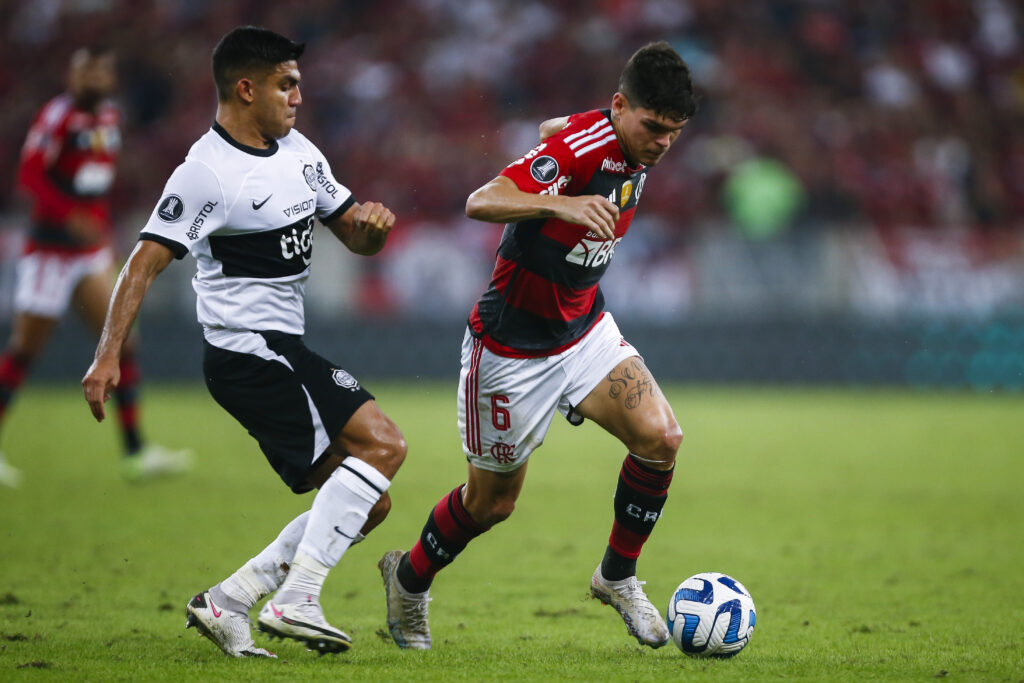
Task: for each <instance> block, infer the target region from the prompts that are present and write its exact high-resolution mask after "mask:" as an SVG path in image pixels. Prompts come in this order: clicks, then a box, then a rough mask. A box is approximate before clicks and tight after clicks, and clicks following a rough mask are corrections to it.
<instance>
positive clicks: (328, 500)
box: [277, 456, 391, 602]
mask: <svg viewBox="0 0 1024 683" xmlns="http://www.w3.org/2000/svg"><path fill="white" fill-rule="evenodd" d="M390 485H391V482H390V481H389V480H388V478H387V477H385V476H384V475H383V474H381V473H380V472H378V471H377V470H376V469H375V468H374V467H373V466H372V465H369V464H368V463H366V462H364V461H362V460H359V459H358V458H355V457H353V456H349V457H347V458H345V460H344V462H342V463H341V464H340V465H338V468H337V469H336V470H334V472H332V473H331V476H330V477H328V478H327V481H326V482H324V484H323V486H321V487H320V491H319V492H318V493H317V494H316V498H315V499H314V500H313V507H312V508H311V509H310V513H309V520H308V521H307V522H306V529H305V531H304V532H303V534H302V540H301V541H300V542H299V547H298V548H297V549H296V551H295V557H294V559H293V561H292V564H291V569H290V571H289V572H288V576H287V577H286V578H285V580H284V583H283V584H281V588H280V589H279V590H278V594H277V599H278V600H279V601H281V602H290V601H293V598H296V597H300V599H301V598H302V597H305V596H309V597H312V598H313V599H317V598H319V596H320V589H321V587H322V586H323V583H324V579H326V578H327V572H328V571H330V569H331V567H333V566H334V565H336V564H338V562H339V561H340V560H341V557H342V556H343V555H344V554H345V551H346V550H348V548H349V546H350V545H351V544H352V543H353V541H355V540H356V539H357V538H358V537H359V532H360V530H361V529H362V528H363V525H364V524H365V523H366V519H367V517H368V515H369V512H370V508H372V507H373V505H374V503H376V502H377V500H378V499H379V498H380V497H381V496H382V495H383V494H384V492H385V491H387V490H388V487H389V486H390Z"/></svg>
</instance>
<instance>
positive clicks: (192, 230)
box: [185, 202, 217, 240]
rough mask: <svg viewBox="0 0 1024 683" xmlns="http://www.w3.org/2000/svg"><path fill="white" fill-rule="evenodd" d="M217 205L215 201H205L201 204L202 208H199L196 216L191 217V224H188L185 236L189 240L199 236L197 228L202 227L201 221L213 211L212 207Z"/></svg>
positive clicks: (203, 221) (204, 220)
mask: <svg viewBox="0 0 1024 683" xmlns="http://www.w3.org/2000/svg"><path fill="white" fill-rule="evenodd" d="M215 206H217V202H206V203H205V204H203V208H202V209H200V210H199V213H197V214H196V217H195V218H193V219H192V225H190V226H188V232H186V233H185V237H188V238H189V239H190V240H195V239H198V238H199V229H200V228H202V227H203V223H205V222H206V219H207V218H209V217H210V214H211V213H213V207H215Z"/></svg>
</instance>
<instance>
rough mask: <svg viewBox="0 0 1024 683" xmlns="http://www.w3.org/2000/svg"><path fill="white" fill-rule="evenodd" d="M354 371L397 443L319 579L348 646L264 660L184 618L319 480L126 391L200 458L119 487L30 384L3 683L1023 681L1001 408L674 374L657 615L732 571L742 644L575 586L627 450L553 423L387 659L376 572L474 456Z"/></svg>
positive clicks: (181, 409)
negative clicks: (309, 480) (646, 642)
mask: <svg viewBox="0 0 1024 683" xmlns="http://www.w3.org/2000/svg"><path fill="white" fill-rule="evenodd" d="M370 385H371V386H370V388H371V390H374V391H375V393H376V394H377V395H378V400H379V402H380V405H381V406H382V407H383V408H384V410H385V411H386V412H387V413H388V414H389V415H390V416H392V417H393V418H394V419H395V421H396V422H398V424H399V425H400V426H401V427H402V429H403V431H404V433H405V435H406V438H407V440H408V442H409V445H410V450H409V457H408V460H407V461H406V464H405V467H404V468H403V470H402V471H401V472H400V473H399V475H398V477H397V479H396V481H395V483H394V486H393V488H392V494H393V498H394V508H393V510H392V513H391V516H390V518H389V519H388V520H387V521H386V522H385V523H384V525H383V526H381V527H380V528H379V529H378V530H377V531H376V532H375V533H374V534H372V535H371V536H370V538H368V539H367V540H366V541H365V542H364V543H363V544H362V545H359V546H356V547H355V548H354V549H353V550H352V551H351V552H350V553H349V554H348V555H347V556H346V557H345V558H344V560H343V561H342V563H341V564H340V565H339V567H338V568H337V569H336V570H335V571H334V572H333V573H332V574H331V577H330V579H329V580H328V583H327V585H326V587H325V591H324V596H323V604H324V608H325V611H326V613H327V616H328V618H329V619H330V620H331V621H333V622H334V623H336V624H337V625H338V626H340V627H342V628H344V629H346V630H347V631H348V633H349V634H350V635H351V636H352V637H353V638H354V640H355V646H354V647H353V649H352V650H351V651H350V652H349V653H347V654H345V655H340V656H326V657H322V658H321V657H318V656H317V655H315V654H312V653H309V652H306V651H305V650H304V649H303V648H302V647H301V646H299V645H298V644H295V643H291V642H285V643H281V642H280V641H274V642H273V643H272V644H270V645H269V647H270V649H272V650H274V651H276V652H277V653H278V655H279V657H280V659H278V660H276V661H254V660H243V661H237V660H230V659H228V658H226V657H224V656H223V655H222V654H221V653H220V651H219V650H217V649H216V648H215V647H214V646H212V645H211V644H210V643H208V642H206V641H205V640H201V639H199V638H198V637H197V636H196V635H195V631H192V630H190V631H188V632H186V631H184V630H183V626H184V623H185V617H184V606H185V602H186V601H187V600H188V598H189V597H190V596H191V595H192V594H193V593H195V592H196V591H199V590H201V589H204V588H206V587H208V586H209V585H211V584H213V583H215V582H217V581H219V580H220V579H222V578H223V577H225V576H227V575H228V574H229V573H230V572H231V571H233V570H234V569H235V568H236V567H237V566H238V565H240V564H241V563H242V562H244V561H245V560H247V559H248V558H249V557H250V556H252V555H253V554H255V553H256V552H257V551H258V550H260V549H261V548H262V547H263V545H264V544H265V543H266V542H268V541H269V540H270V539H271V538H272V537H273V536H274V535H276V533H277V532H278V530H279V529H280V528H281V527H282V526H283V525H284V524H285V523H286V522H287V521H288V520H289V519H291V518H292V517H293V516H294V515H296V514H298V513H299V512H300V511H302V510H303V509H305V508H308V506H309V505H310V502H311V500H312V497H311V495H306V496H295V495H293V494H291V493H290V492H288V491H287V489H286V488H285V487H284V486H283V485H282V484H281V483H280V481H279V480H278V479H277V478H276V476H275V475H274V473H273V472H272V470H271V469H270V467H269V466H268V465H267V464H266V462H265V461H264V459H263V456H262V454H260V452H259V451H258V449H257V448H256V445H255V442H253V441H252V440H251V439H250V437H249V436H248V435H247V434H245V432H244V431H243V430H242V429H241V428H240V427H238V426H237V425H236V424H235V423H234V422H233V421H232V420H231V419H230V418H229V417H228V416H227V415H226V414H225V413H224V412H223V411H222V410H221V409H220V408H219V407H218V406H217V405H216V404H215V403H214V402H213V400H212V399H211V398H210V397H209V396H208V395H207V394H206V392H205V390H204V389H202V388H201V387H198V386H196V387H190V386H182V387H156V386H150V387H148V388H147V389H146V391H145V394H144V398H145V403H144V405H143V419H144V425H145V427H146V431H147V433H148V435H149V437H150V438H151V439H153V440H155V441H159V442H161V443H163V444H165V445H168V446H187V447H190V448H192V449H193V450H194V451H195V453H196V455H197V459H198V464H197V469H196V470H195V471H194V472H193V473H191V474H189V475H186V476H184V477H181V478H178V479H173V480H163V481H157V482H152V483H148V484H143V485H129V484H126V483H125V482H123V481H122V480H121V479H120V477H119V469H118V467H117V465H118V463H117V458H118V454H119V444H118V436H117V433H116V429H115V428H114V426H113V425H111V424H104V425H96V424H94V423H93V422H92V420H91V417H90V416H89V413H88V410H87V408H86V405H85V403H84V401H82V399H81V395H80V392H79V391H78V390H77V389H76V388H74V387H51V388H47V387H42V388H36V387H32V386H29V387H28V388H27V389H26V390H25V392H24V393H23V394H22V395H21V396H19V398H18V402H17V403H16V404H14V406H13V408H12V409H11V411H10V413H9V415H8V420H7V422H6V424H5V427H4V439H3V447H4V450H5V452H6V453H7V455H8V458H9V460H10V461H11V462H12V463H13V464H15V465H16V466H18V467H19V468H21V469H22V470H23V471H24V474H25V477H26V481H25V483H24V484H23V485H22V487H21V488H20V489H17V490H10V489H0V680H3V681H6V680H62V681H65V680H91V681H110V680H124V681H140V680H169V681H187V680H282V681H284V680H329V679H330V680H336V679H353V680H414V681H423V680H438V681H449V680H570V679H571V680H588V681H606V680H622V681H633V680H646V681H654V680H662V679H666V678H672V679H674V678H687V679H689V680H701V681H718V680H725V681H735V680H751V681H761V680H765V679H769V678H786V679H794V680H808V681H811V680H858V681H860V680H871V679H877V680H931V679H934V678H943V677H948V678H950V679H954V680H993V681H1020V680H1022V678H1024V642H1022V639H1024V636H1022V630H1024V607H1022V598H1024V495H1022V488H1024V399H1022V398H1021V397H1020V396H979V395H968V394H958V393H936V394H924V393H907V392H887V391H860V392H853V391H850V392H842V391H826V390H797V389H771V388H765V389H757V390H748V389H726V388H716V389H702V388H676V387H668V388H667V391H668V393H669V397H670V400H671V402H672V404H673V406H674V408H675V411H676V415H677V417H678V418H679V421H680V423H681V424H682V426H683V430H684V432H685V433H686V439H685V441H684V444H683V449H682V452H681V457H680V462H679V467H678V468H677V470H676V477H675V481H674V483H673V486H672V491H671V494H670V495H669V499H668V504H667V506H666V509H665V514H664V517H663V519H662V521H661V522H660V523H659V525H658V528H657V529H656V531H655V533H654V535H653V536H652V538H651V540H650V541H649V542H648V544H647V547H646V548H645V551H644V554H643V556H642V557H641V560H640V578H641V579H645V580H646V581H647V589H648V592H649V594H650V595H651V596H652V599H653V600H654V601H655V603H656V604H657V605H659V606H661V607H663V606H664V605H665V604H666V603H667V600H668V597H669V595H670V594H671V592H672V590H673V589H674V588H675V587H676V585H677V584H678V583H679V582H680V581H682V580H683V579H684V578H686V577H687V576H689V575H691V574H694V573H696V572H700V571H722V572H726V573H728V574H731V575H733V576H735V577H736V578H738V579H739V580H740V581H742V582H744V583H745V584H746V586H747V587H748V588H749V589H750V591H751V592H752V594H753V596H754V601H755V603H756V605H757V610H758V619H757V629H756V631H755V633H754V637H753V640H752V641H751V644H750V645H749V646H748V647H747V649H746V650H745V651H744V652H743V653H742V654H740V655H739V656H738V657H736V658H735V659H732V660H725V661H705V660H697V659H689V658H687V657H685V656H684V655H683V654H682V653H680V652H678V651H677V650H676V649H675V648H674V647H672V646H671V645H670V646H667V647H665V648H662V649H660V650H657V651H652V650H650V649H645V648H641V647H639V646H638V645H637V644H636V642H635V641H633V640H632V639H631V638H629V637H628V636H627V634H626V631H625V627H624V626H623V624H622V623H621V621H620V620H619V618H618V616H617V615H616V614H615V613H614V612H613V611H612V610H611V608H608V607H604V606H601V605H600V604H598V603H597V602H596V601H593V600H588V599H587V598H586V596H587V588H588V580H589V577H590V574H591V572H592V571H593V569H594V566H595V565H596V563H597V562H598V560H599V558H600V556H601V553H602V552H603V549H604V545H605V541H606V539H607V535H608V531H609V528H610V522H611V516H612V509H611V499H612V493H613V491H614V486H615V480H616V479H615V478H616V474H617V471H618V467H619V464H620V462H621V459H622V456H623V449H622V448H621V447H620V446H619V445H618V444H617V443H616V442H614V441H613V440H612V439H611V438H610V437H608V436H607V435H605V434H603V433H602V432H601V431H600V430H599V429H597V428H595V427H594V426H593V425H590V424H587V425H584V426H583V427H580V428H573V427H570V426H569V425H568V424H566V423H565V422H564V421H562V420H560V419H559V420H556V422H555V424H554V426H553V428H552V430H551V433H550V434H549V436H548V441H547V443H546V444H545V446H544V447H543V448H542V449H541V450H539V451H538V452H537V453H536V454H535V455H534V457H533V462H532V463H531V465H530V474H529V476H528V478H527V482H526V487H525V489H524V492H523V495H522V498H521V499H520V502H519V507H518V509H517V511H516V513H515V514H514V515H513V516H512V518H511V519H510V520H509V521H508V522H506V523H504V524H503V525H501V526H499V527H497V528H496V529H495V530H493V531H492V532H490V533H488V534H486V535H485V536H483V537H481V538H480V539H478V540H477V541H474V542H473V543H472V544H471V545H470V547H469V548H468V549H467V551H466V552H465V553H464V554H463V556H462V557H460V558H459V560H458V561H457V562H456V563H455V564H454V565H452V566H451V567H450V568H449V569H447V570H446V571H445V572H443V573H442V574H441V575H440V577H439V578H438V581H437V582H436V583H435V586H434V590H433V591H432V594H433V597H434V602H433V603H431V626H432V629H433V635H434V649H433V650H432V651H430V652H425V653H417V652H402V651H399V650H398V649H397V648H395V647H394V645H393V644H392V643H391V642H390V640H389V638H388V637H387V636H386V635H385V633H384V626H385V625H384V599H383V590H382V588H381V585H380V578H379V576H378V574H377V570H376V562H377V560H378V558H379V557H380V556H381V555H382V554H383V552H385V551H386V550H389V549H391V548H394V547H403V548H408V547H409V545H410V544H411V543H413V541H414V540H415V538H416V537H417V535H418V533H419V530H420V528H421V527H422V524H423V522H424V520H425V519H426V515H427V513H428V511H429V509H430V507H431V506H432V505H433V504H434V503H435V502H436V501H437V500H438V499H439V498H440V496H441V495H442V494H444V493H445V492H447V491H449V490H450V489H451V488H453V487H454V486H455V485H456V484H459V483H461V482H462V481H464V476H465V465H464V461H463V460H462V457H461V455H460V449H459V442H458V434H457V431H456V427H455V396H454V391H455V386H454V383H451V384H449V383H440V384H438V383H409V384H381V385H376V384H375V383H370ZM253 615H254V616H255V611H254V613H253ZM256 640H257V643H259V644H262V645H267V640H266V639H265V638H264V637H263V636H262V635H257V637H256Z"/></svg>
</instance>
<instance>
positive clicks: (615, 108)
mask: <svg viewBox="0 0 1024 683" xmlns="http://www.w3.org/2000/svg"><path fill="white" fill-rule="evenodd" d="M627 109H629V100H627V99H626V96H625V95H623V94H622V93H621V92H616V93H615V94H614V95H612V116H613V117H615V118H618V117H619V116H620V115H621V114H622V112H624V111H626V110H627Z"/></svg>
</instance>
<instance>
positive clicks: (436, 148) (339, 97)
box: [0, 0, 1024, 236]
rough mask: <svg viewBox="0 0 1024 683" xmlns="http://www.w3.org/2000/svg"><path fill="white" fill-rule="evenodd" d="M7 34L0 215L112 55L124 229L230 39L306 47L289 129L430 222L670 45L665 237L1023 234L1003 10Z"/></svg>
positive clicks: (1, 68) (7, 24)
mask: <svg viewBox="0 0 1024 683" xmlns="http://www.w3.org/2000/svg"><path fill="white" fill-rule="evenodd" d="M5 5H6V6H7V9H5V10H4V12H3V17H2V18H0V22H3V36H2V37H3V40H2V41H0V97H2V99H3V102H4V107H3V108H2V109H0V150H2V159H0V168H2V171H0V173H2V176H0V178H2V182H0V212H2V211H5V210H8V211H9V210H11V208H12V206H13V202H14V192H13V187H12V184H13V183H12V177H13V176H12V173H11V170H12V168H13V166H14V164H15V161H16V156H17V153H18V149H19V147H20V145H21V142H22V138H23V135H24V133H25V130H26V128H27V126H28V123H29V121H30V119H31V117H32V115H33V114H34V113H35V111H36V110H37V109H38V107H39V106H40V105H41V104H42V103H43V102H45V101H46V100H47V99H48V98H50V97H52V96H53V95H54V94H56V93H57V92H58V91H59V90H60V89H61V87H62V78H63V74H64V71H65V65H66V61H67V58H68V55H69V54H70V52H71V50H72V49H73V48H74V47H76V46H77V45H80V44H82V43H84V42H104V43H109V44H111V45H113V46H114V47H115V49H116V50H117V53H118V55H119V57H120V70H121V81H122V87H121V97H120V100H121V103H122V105H123V108H124V110H125V112H126V115H127V117H126V118H127V125H126V130H125V139H126V150H125V155H124V162H123V165H122V167H121V172H120V177H119V186H118V187H119V189H118V194H117V200H116V201H117V206H118V211H119V212H120V214H121V215H122V216H125V215H128V214H130V213H131V212H132V211H135V210H143V211H147V212H148V211H149V210H150V208H151V206H152V204H153V202H154V200H155V198H156V197H157V195H158V193H159V191H160V187H161V186H162V183H163V181H164V180H165V178H166V177H167V175H168V173H169V171H170V170H172V169H173V168H174V166H175V165H177V164H178V163H179V162H180V160H181V158H182V156H183V153H184V151H185V150H186V149H187V147H188V146H189V144H190V143H191V142H192V141H193V140H194V139H195V138H196V137H197V136H198V135H199V134H200V133H201V132H202V131H203V130H204V129H205V128H206V127H207V126H208V125H209V123H210V122H211V119H212V108H213V102H214V91H213V87H212V83H211V80H210V76H209V55H210V52H211V49H212V47H213V45H214V44H215V42H216V40H217V39H218V37H219V36H220V35H221V34H222V33H223V32H224V31H225V30H227V29H228V28H230V27H231V26H233V25H236V24H239V23H253V24H260V25H266V26H268V27H271V28H274V29H275V30H278V31H281V32H283V33H285V34H288V35H290V36H292V37H294V38H295V39H298V40H304V41H306V42H307V43H308V44H309V47H308V50H307V53H306V56H305V58H304V59H303V62H302V64H301V67H302V69H303V72H304V75H305V79H306V81H305V83H304V84H303V85H304V90H305V97H306V104H305V106H304V107H303V109H302V111H301V112H300V119H299V126H300V129H301V130H303V131H304V132H305V133H306V134H307V135H309V136H310V137H311V138H313V139H314V140H317V141H318V142H319V143H320V145H321V147H322V148H324V149H325V151H326V152H327V154H328V158H330V159H334V160H335V164H336V165H338V166H340V167H341V168H338V169H336V172H337V174H338V176H339V177H340V178H342V179H344V181H345V182H348V183H350V184H351V185H353V186H354V188H355V189H356V191H357V195H358V196H367V197H369V196H374V197H380V198H382V199H384V200H386V201H388V202H390V204H391V205H393V206H394V207H395V208H396V210H397V211H398V213H399V215H402V216H405V217H409V218H412V217H415V218H416V219H417V220H446V219H448V218H449V217H450V216H451V215H452V214H458V213H459V212H461V210H462V207H463V204H464V201H465V197H466V195H467V194H468V192H469V191H470V190H472V189H473V188H475V187H477V186H479V185H480V184H481V183H482V182H483V181H484V180H486V179H487V178H489V177H490V176H492V175H494V174H495V173H496V172H497V171H498V170H499V169H500V168H501V166H502V165H504V164H505V163H508V162H509V161H511V160H513V159H514V158H516V157H517V156H518V155H519V154H521V153H523V152H524V151H525V150H527V149H529V148H530V147H531V146H532V145H533V143H534V141H535V138H536V125H537V123H539V122H540V121H541V120H543V119H545V118H549V117H552V116H556V115H561V114H564V113H569V112H573V111H578V110H581V109H584V108H589V107H600V106H606V103H607V100H608V99H609V96H610V94H611V92H613V90H614V87H615V80H616V77H617V74H618V72H619V70H620V69H621V66H622V64H623V62H624V59H625V58H626V57H627V56H628V55H629V54H630V53H631V52H632V51H633V50H634V49H635V48H636V47H637V46H639V45H640V44H642V43H644V42H646V41H649V40H653V39H659V38H665V39H668V40H669V41H670V42H672V43H673V45H674V46H675V47H676V48H677V49H678V50H679V51H680V53H681V54H683V55H684V57H686V58H687V60H688V61H689V63H690V64H691V66H692V68H693V72H694V76H695V80H696V82H697V84H698V86H699V89H700V91H701V93H702V97H703V102H702V109H701V111H700V112H699V114H698V116H697V117H696V119H695V120H694V121H693V122H692V124H691V127H690V128H689V129H688V131H687V133H686V135H684V137H683V138H682V139H681V143H680V146H681V147H682V149H680V150H677V151H676V152H674V153H672V154H670V155H669V156H668V157H666V161H665V162H664V164H663V165H664V166H665V168H659V169H658V172H657V182H652V183H651V184H650V186H649V189H648V192H647V193H645V196H644V208H643V211H644V213H645V214H647V215H649V216H658V217H661V218H663V219H664V220H665V221H666V222H667V224H668V226H670V228H669V229H671V230H672V231H673V232H675V231H678V230H684V231H690V230H697V229H701V228H702V227H707V226H716V225H722V224H725V223H728V224H731V225H735V226H737V227H739V228H740V229H742V230H745V231H746V232H747V233H748V234H750V235H755V236H769V235H773V234H776V233H777V232H779V231H782V230H785V229H787V228H789V227H791V226H805V227H806V226H811V227H813V226H819V225H821V224H823V223H853V224H862V225H866V224H871V225H875V226H882V227H885V226H895V225H910V226H925V227H930V226H938V227H941V226H950V225H955V226H969V227H971V228H978V229H982V230H984V229H1005V228H1016V229H1019V228H1020V227H1021V222H1022V221H1021V216H1022V214H1024V135H1022V131H1024V60H1022V58H1021V54H1022V52H1021V50H1022V44H1021V26H1022V17H1021V9H1020V5H1019V4H1017V3H1013V2H1009V0H916V1H911V0H762V1H758V2H743V3H735V2H732V3H725V2H717V1H715V0H600V1H590V0H554V1H548V2H540V1H531V0H493V1H487V0H372V1H370V0H349V1H338V0H301V1H299V0H279V1H278V2H274V3H262V2H246V1H242V0H239V1H234V2H224V1H221V2H203V1H201V0H182V1H176V2H171V1H164V2H160V1H156V0H148V1H145V0H144V1H141V2H140V1H138V0H33V1H31V2H28V1H22V2H17V1H15V2H10V1H9V2H8V3H5Z"/></svg>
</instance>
